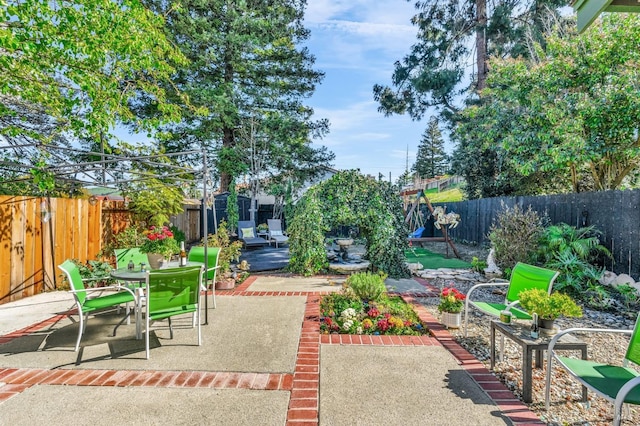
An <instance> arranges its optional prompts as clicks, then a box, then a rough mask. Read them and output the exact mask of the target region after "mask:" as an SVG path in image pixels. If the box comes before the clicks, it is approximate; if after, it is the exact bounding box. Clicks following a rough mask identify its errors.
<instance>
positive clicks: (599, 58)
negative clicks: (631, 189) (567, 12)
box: [463, 14, 640, 192]
mask: <svg viewBox="0 0 640 426" xmlns="http://www.w3.org/2000/svg"><path fill="white" fill-rule="evenodd" d="M574 28H575V26H574V25H570V26H568V27H567V26H562V25H557V26H555V27H554V30H553V33H551V34H549V35H548V36H547V37H546V38H545V40H544V41H541V42H540V43H539V44H536V45H534V46H532V49H531V51H532V52H533V58H531V59H526V58H518V59H515V60H514V59H513V58H508V59H498V58H496V59H494V60H493V61H492V62H491V73H490V74H489V78H488V80H487V89H486V90H485V91H483V98H484V99H483V102H482V103H481V104H480V105H478V106H473V107H470V108H469V109H470V111H468V112H465V113H464V114H463V115H464V116H465V117H471V116H472V115H473V116H480V117H484V119H483V120H476V121H475V124H476V127H477V129H478V130H477V132H476V136H477V137H478V138H480V139H481V140H482V141H483V146H486V145H487V144H494V145H499V146H500V152H499V153H498V156H497V158H496V160H495V161H494V163H495V164H499V165H504V164H507V165H508V166H507V167H512V168H515V169H516V171H517V172H518V173H519V174H520V175H523V176H536V175H539V174H540V172H543V173H545V175H546V178H545V179H541V178H540V176H539V177H538V181H539V182H540V183H542V184H543V185H544V186H547V185H548V183H549V182H555V185H557V188H556V191H564V192H566V191H573V192H580V191H585V190H608V189H618V188H620V187H621V186H623V185H624V183H625V181H626V180H628V179H635V178H636V177H637V174H638V166H639V164H640V161H639V160H638V159H639V158H640V157H639V155H638V154H639V153H640V146H639V145H638V137H637V124H636V123H638V122H639V121H640V96H639V94H640V89H639V88H638V85H637V81H638V80H639V79H640V70H639V69H638V67H637V63H638V61H640V49H638V46H637V40H638V39H639V38H640V18H639V17H638V16H634V15H633V14H630V15H628V16H627V15H621V14H611V15H608V16H604V17H603V19H602V20H600V21H599V22H598V24H596V25H594V26H593V27H591V28H589V29H588V30H587V31H585V32H584V33H583V34H576V33H575V30H574ZM514 116H517V117H518V120H513V117H514ZM469 127H471V126H468V127H467V128H466V130H470V129H469ZM481 153H482V151H481V150H480V149H476V150H475V153H474V152H472V151H467V152H465V155H467V156H472V158H473V157H477V156H479V155H480V154H481ZM634 175H635V176H634Z"/></svg>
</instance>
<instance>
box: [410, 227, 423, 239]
mask: <svg viewBox="0 0 640 426" xmlns="http://www.w3.org/2000/svg"><path fill="white" fill-rule="evenodd" d="M423 232H424V226H421V227H420V228H418V229H416V230H415V231H413V232H412V233H410V234H409V238H420V237H422V233H423Z"/></svg>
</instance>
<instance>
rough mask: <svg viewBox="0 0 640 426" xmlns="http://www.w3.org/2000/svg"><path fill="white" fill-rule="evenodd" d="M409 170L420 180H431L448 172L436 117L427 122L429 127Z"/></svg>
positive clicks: (445, 154) (446, 159) (447, 160)
mask: <svg viewBox="0 0 640 426" xmlns="http://www.w3.org/2000/svg"><path fill="white" fill-rule="evenodd" d="M411 169H412V170H413V171H414V172H416V173H417V174H418V175H419V176H420V177H421V178H433V177H435V176H439V175H443V174H445V173H446V172H447V171H448V170H449V156H448V155H447V153H446V152H445V150H444V139H442V133H441V132H440V128H439V127H438V119H437V118H436V117H431V119H430V120H429V126H428V127H427V129H426V130H425V132H424V133H423V135H422V140H421V141H420V145H419V146H418V155H417V156H416V162H415V164H414V165H413V167H412V168H411Z"/></svg>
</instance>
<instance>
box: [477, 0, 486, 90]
mask: <svg viewBox="0 0 640 426" xmlns="http://www.w3.org/2000/svg"><path fill="white" fill-rule="evenodd" d="M476 17H477V25H476V66H477V67H478V81H477V85H476V90H477V91H478V92H480V91H482V89H484V88H485V86H486V84H487V83H486V80H487V39H486V31H485V30H486V28H487V0H478V1H477V3H476Z"/></svg>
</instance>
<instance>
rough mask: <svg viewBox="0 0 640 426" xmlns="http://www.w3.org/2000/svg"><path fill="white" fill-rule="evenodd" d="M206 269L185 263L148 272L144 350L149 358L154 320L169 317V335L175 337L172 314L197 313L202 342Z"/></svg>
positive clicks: (199, 335) (199, 343) (167, 318)
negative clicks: (203, 286)
mask: <svg viewBox="0 0 640 426" xmlns="http://www.w3.org/2000/svg"><path fill="white" fill-rule="evenodd" d="M203 271H204V267H203V266H186V267H182V268H172V269H157V270H152V271H150V272H147V275H146V294H145V304H146V309H145V349H146V358H147V359H149V357H150V350H149V334H150V331H151V322H152V321H160V320H164V319H166V320H168V322H169V337H170V338H171V339H173V324H172V322H171V319H172V317H174V316H178V315H183V314H191V315H193V313H195V314H196V318H197V321H196V325H197V328H198V346H200V345H201V344H202V332H201V321H200V303H199V301H200V289H201V286H202V275H203Z"/></svg>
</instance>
